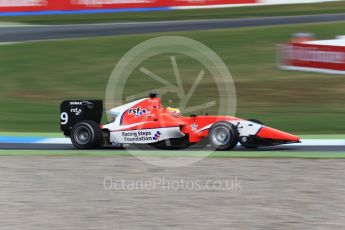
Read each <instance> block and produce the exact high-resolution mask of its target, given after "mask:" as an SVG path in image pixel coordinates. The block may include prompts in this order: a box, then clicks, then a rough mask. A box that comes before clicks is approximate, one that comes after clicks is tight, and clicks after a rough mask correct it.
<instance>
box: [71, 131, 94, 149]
mask: <svg viewBox="0 0 345 230" xmlns="http://www.w3.org/2000/svg"><path fill="white" fill-rule="evenodd" d="M91 136H92V135H91V131H90V129H88V128H87V127H85V126H80V127H78V128H77V129H76V130H75V132H74V139H75V141H76V142H77V143H78V144H80V145H85V144H88V143H89V142H90V140H91Z"/></svg>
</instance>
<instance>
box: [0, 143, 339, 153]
mask: <svg viewBox="0 0 345 230" xmlns="http://www.w3.org/2000/svg"><path fill="white" fill-rule="evenodd" d="M134 149H135V148H134ZM140 149H141V148H140ZM0 150H76V149H75V148H74V147H73V145H71V144H18V143H13V144H12V143H0ZM116 150H117V149H116V148H111V147H107V148H103V149H100V150H98V151H116ZM149 150H151V151H152V148H150V149H149ZM153 150H156V149H153ZM188 150H191V151H197V150H199V149H198V148H195V147H191V148H188ZM206 150H207V149H206ZM157 151H164V150H159V149H157ZM175 151H176V150H175ZM177 151H178V150H177ZM181 151H185V150H183V149H182V150H181ZM233 151H272V152H274V151H286V152H304V151H307V152H308V151H323V152H345V146H316V145H315V146H284V145H281V146H272V147H261V148H258V149H254V150H248V149H245V148H242V147H236V148H235V149H234V150H233Z"/></svg>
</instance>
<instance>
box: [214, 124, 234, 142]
mask: <svg viewBox="0 0 345 230" xmlns="http://www.w3.org/2000/svg"><path fill="white" fill-rule="evenodd" d="M211 138H212V142H213V143H214V144H216V145H217V146H220V145H226V144H227V143H229V140H230V138H231V134H230V132H229V130H228V129H227V128H225V127H221V126H220V127H217V128H215V129H214V130H213V135H212V137H211Z"/></svg>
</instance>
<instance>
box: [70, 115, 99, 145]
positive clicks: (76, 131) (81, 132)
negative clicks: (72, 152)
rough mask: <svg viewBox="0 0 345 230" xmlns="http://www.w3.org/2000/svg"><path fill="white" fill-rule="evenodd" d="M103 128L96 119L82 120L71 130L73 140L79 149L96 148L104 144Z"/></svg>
mask: <svg viewBox="0 0 345 230" xmlns="http://www.w3.org/2000/svg"><path fill="white" fill-rule="evenodd" d="M102 139H103V135H102V130H101V129H100V128H99V125H98V124H97V123H96V122H94V121H82V122H79V123H77V124H75V125H74V126H73V128H72V130H71V141H72V143H73V145H74V146H75V147H76V148H78V149H94V148H98V147H100V146H101V144H102Z"/></svg>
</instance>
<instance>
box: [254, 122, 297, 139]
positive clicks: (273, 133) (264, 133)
mask: <svg viewBox="0 0 345 230" xmlns="http://www.w3.org/2000/svg"><path fill="white" fill-rule="evenodd" d="M256 136H258V137H261V138H265V139H274V140H281V141H291V142H299V141H300V138H299V137H297V136H295V135H292V134H290V133H286V132H283V131H280V130H277V129H273V128H271V127H267V126H263V127H262V128H261V129H260V130H259V132H258V133H257V134H256Z"/></svg>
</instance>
